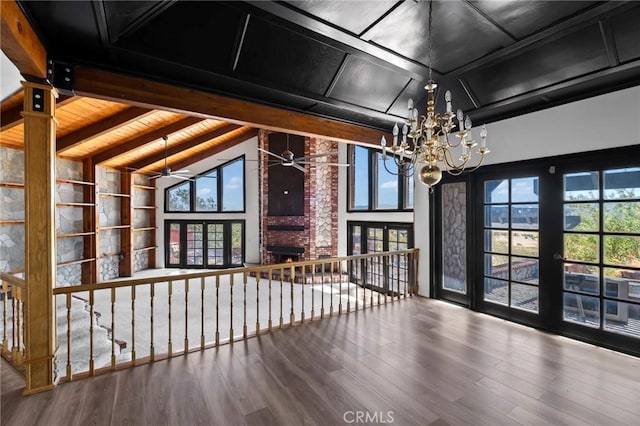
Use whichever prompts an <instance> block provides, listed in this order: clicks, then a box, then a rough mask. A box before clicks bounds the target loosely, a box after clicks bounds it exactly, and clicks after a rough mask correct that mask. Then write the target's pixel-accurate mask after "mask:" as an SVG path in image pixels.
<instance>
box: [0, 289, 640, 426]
mask: <svg viewBox="0 0 640 426" xmlns="http://www.w3.org/2000/svg"><path fill="white" fill-rule="evenodd" d="M1 374H2V404H1V407H0V408H1V411H0V418H1V424H2V425H47V426H49V425H65V426H67V425H88V424H95V425H154V426H155V425H302V424H308V425H340V424H364V423H367V424H376V423H377V424H383V423H386V424H394V425H427V424H433V425H447V424H449V425H467V424H468V425H511V424H513V425H518V424H523V425H549V424H552V425H583V424H584V425H586V424H590V425H607V426H608V425H640V359H639V358H635V357H631V356H627V355H624V354H620V353H616V352H612V351H609V350H606V349H602V348H598V347H594V346H591V345H587V344H584V343H580V342H577V341H573V340H570V339H565V338H562V337H559V336H554V335H549V334H545V333H542V332H539V331H536V330H533V329H529V328H527V327H523V326H520V325H516V324H512V323H509V322H506V321H502V320H499V319H496V318H492V317H489V316H486V315H481V314H478V313H474V312H471V311H469V310H466V309H463V308H459V307H457V306H453V305H450V304H447V303H444V302H439V301H435V300H430V299H423V298H413V299H410V300H406V301H402V302H401V303H394V304H387V305H384V306H380V307H374V308H373V309H370V310H366V311H360V312H357V313H350V314H348V315H343V316H340V317H333V318H329V319H325V320H322V321H314V322H313V323H311V324H306V325H303V326H300V327H296V328H290V329H286V330H282V331H278V332H275V333H273V334H270V335H264V336H261V337H258V338H253V339H250V340H248V341H245V342H236V343H235V344H233V345H232V346H231V345H226V346H222V347H219V348H216V349H210V350H207V351H204V352H197V353H192V354H189V355H187V356H179V357H176V358H173V359H170V360H166V361H161V362H157V363H154V364H150V365H144V366H139V367H135V368H132V369H128V370H123V371H118V372H114V373H109V374H106V375H103V376H99V377H95V378H92V379H87V380H80V381H77V382H72V383H67V384H63V385H60V386H58V387H57V388H56V389H55V390H53V391H51V392H47V393H42V394H38V395H33V396H29V397H22V395H21V392H22V386H23V383H22V382H21V381H20V377H19V376H18V375H17V373H16V372H15V371H14V370H13V369H12V368H11V367H10V366H9V365H8V364H6V363H5V362H4V361H2V370H1Z"/></svg>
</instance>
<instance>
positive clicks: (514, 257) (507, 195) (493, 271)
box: [484, 176, 540, 313]
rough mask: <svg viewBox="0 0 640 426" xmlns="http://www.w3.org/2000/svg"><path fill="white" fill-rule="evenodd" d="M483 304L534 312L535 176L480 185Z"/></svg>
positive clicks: (536, 306) (536, 275)
mask: <svg viewBox="0 0 640 426" xmlns="http://www.w3.org/2000/svg"><path fill="white" fill-rule="evenodd" d="M484 188H485V189H484V300H485V301H486V302H490V303H497V304H501V305H504V306H508V307H511V308H516V309H521V310H525V311H529V312H535V313H537V312H538V310H539V304H538V300H539V289H538V285H539V276H540V266H539V260H538V258H539V240H540V238H539V220H538V217H539V214H538V212H539V207H538V198H539V197H538V177H535V176H534V177H523V178H516V179H498V180H489V181H486V182H485V183H484Z"/></svg>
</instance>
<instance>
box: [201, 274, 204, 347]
mask: <svg viewBox="0 0 640 426" xmlns="http://www.w3.org/2000/svg"><path fill="white" fill-rule="evenodd" d="M204 289H205V281H204V277H201V278H200V350H201V351H202V350H204V345H205V343H204V342H205V339H204Z"/></svg>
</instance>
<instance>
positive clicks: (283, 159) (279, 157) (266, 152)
mask: <svg viewBox="0 0 640 426" xmlns="http://www.w3.org/2000/svg"><path fill="white" fill-rule="evenodd" d="M258 151H260V152H264V153H265V154H269V155H272V156H274V157H276V158H277V159H279V160H282V161H287V159H286V158H284V157H281V156H279V155H278V154H274V153H273V152H270V151H267V150H266V149H262V148H258Z"/></svg>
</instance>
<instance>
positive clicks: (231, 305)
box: [229, 274, 234, 344]
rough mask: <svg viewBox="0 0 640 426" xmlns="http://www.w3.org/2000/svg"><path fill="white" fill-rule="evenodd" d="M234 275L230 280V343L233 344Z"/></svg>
mask: <svg viewBox="0 0 640 426" xmlns="http://www.w3.org/2000/svg"><path fill="white" fill-rule="evenodd" d="M233 277H234V275H233V274H231V277H230V278H231V281H230V282H229V295H230V296H229V343H231V344H233Z"/></svg>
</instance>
